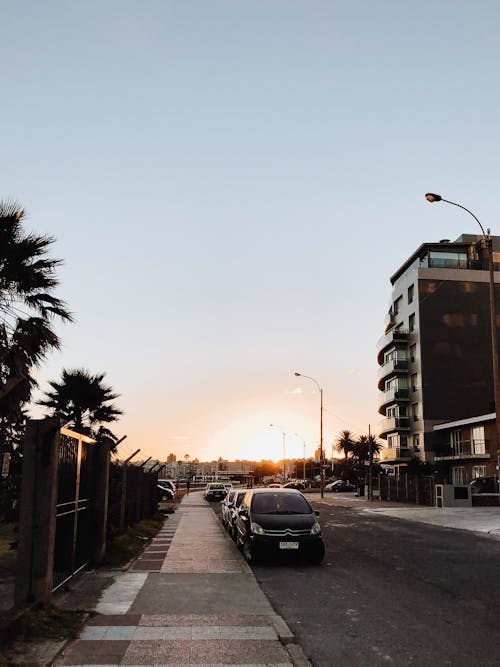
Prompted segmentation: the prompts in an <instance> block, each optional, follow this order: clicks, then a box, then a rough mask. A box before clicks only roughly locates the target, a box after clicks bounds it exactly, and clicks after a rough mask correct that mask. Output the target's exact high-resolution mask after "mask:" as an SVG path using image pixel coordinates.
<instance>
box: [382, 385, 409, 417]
mask: <svg viewBox="0 0 500 667" xmlns="http://www.w3.org/2000/svg"><path fill="white" fill-rule="evenodd" d="M409 400H410V390H409V389H408V387H399V386H396V387H391V389H388V390H387V391H383V392H381V393H380V395H379V399H378V411H379V412H380V413H381V414H383V415H385V408H386V406H387V405H391V404H392V403H408V401H409Z"/></svg>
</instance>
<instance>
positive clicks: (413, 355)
mask: <svg viewBox="0 0 500 667" xmlns="http://www.w3.org/2000/svg"><path fill="white" fill-rule="evenodd" d="M416 360H417V344H416V343H413V345H410V361H416Z"/></svg>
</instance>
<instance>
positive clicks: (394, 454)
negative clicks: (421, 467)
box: [380, 447, 413, 463]
mask: <svg viewBox="0 0 500 667" xmlns="http://www.w3.org/2000/svg"><path fill="white" fill-rule="evenodd" d="M412 456H413V450H411V449H409V448H408V447H386V448H384V449H382V450H381V452H380V463H403V462H407V461H411V459H412Z"/></svg>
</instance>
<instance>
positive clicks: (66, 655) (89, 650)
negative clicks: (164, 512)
mask: <svg viewBox="0 0 500 667" xmlns="http://www.w3.org/2000/svg"><path fill="white" fill-rule="evenodd" d="M95 611H96V612H98V613H97V615H95V616H94V617H92V618H91V619H90V620H89V621H88V623H87V625H86V626H85V627H84V629H83V631H82V632H81V634H80V636H79V638H78V639H77V640H76V641H74V642H72V643H71V644H69V645H68V646H66V648H65V650H64V652H63V653H62V654H61V655H60V656H59V657H58V659H57V660H56V661H55V662H54V664H55V665H74V666H76V665H79V666H86V665H101V666H106V667H108V666H109V667H111V666H114V665H128V666H130V667H131V666H133V665H155V666H157V665H165V666H166V667H173V666H174V665H175V666H176V667H179V666H183V665H191V666H192V665H200V666H201V665H203V666H204V667H207V666H211V667H217V666H222V665H224V666H225V667H226V666H227V665H239V666H248V667H250V666H252V667H259V666H262V667H263V666H264V665H268V666H269V665H274V666H276V667H291V666H292V665H308V664H309V663H308V661H307V660H306V659H305V658H304V656H303V654H302V653H301V651H300V648H299V647H298V646H296V645H295V644H293V635H292V633H291V632H290V630H289V629H288V626H287V625H286V624H285V622H284V621H283V620H282V619H281V617H279V616H278V615H277V614H275V612H274V611H273V609H272V607H271V606H270V604H269V602H268V601H267V598H266V597H265V595H264V594H263V593H262V591H261V589H260V587H259V586H258V584H257V582H256V580H255V577H254V575H253V573H252V571H251V570H250V568H249V567H248V566H247V564H246V563H245V561H244V560H243V558H242V557H241V555H240V554H239V552H238V550H237V549H236V547H235V545H234V543H233V542H232V541H231V539H230V538H229V537H228V536H227V535H226V534H225V532H224V530H223V528H222V527H221V525H220V523H219V521H218V520H217V518H216V516H215V514H214V512H213V511H212V510H211V509H210V507H209V505H208V504H207V503H206V502H205V501H204V500H203V497H202V494H201V492H192V493H191V494H189V495H187V496H184V498H183V501H182V503H181V505H180V506H179V509H178V510H177V511H176V513H175V515H170V516H169V518H168V520H167V521H166V522H165V526H164V528H163V530H162V531H160V533H159V534H158V535H157V537H156V538H155V539H154V540H153V542H152V543H151V545H149V546H148V547H147V548H146V550H145V551H144V553H143V554H142V556H141V557H140V558H139V559H138V560H137V561H135V563H134V564H133V565H132V567H131V568H130V569H129V571H128V572H126V573H121V574H118V575H117V576H115V577H114V580H113V582H112V583H111V585H110V586H109V587H107V588H106V589H105V590H104V592H103V594H102V595H101V597H100V599H99V601H98V603H97V605H96V606H95Z"/></svg>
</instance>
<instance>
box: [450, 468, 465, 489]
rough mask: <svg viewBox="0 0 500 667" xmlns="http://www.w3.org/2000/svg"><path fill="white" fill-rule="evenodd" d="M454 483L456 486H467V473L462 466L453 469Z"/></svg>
mask: <svg viewBox="0 0 500 667" xmlns="http://www.w3.org/2000/svg"><path fill="white" fill-rule="evenodd" d="M451 474H452V483H453V484H454V485H455V486H463V485H464V484H465V473H464V469H463V467H462V466H457V467H455V468H452V469H451Z"/></svg>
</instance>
